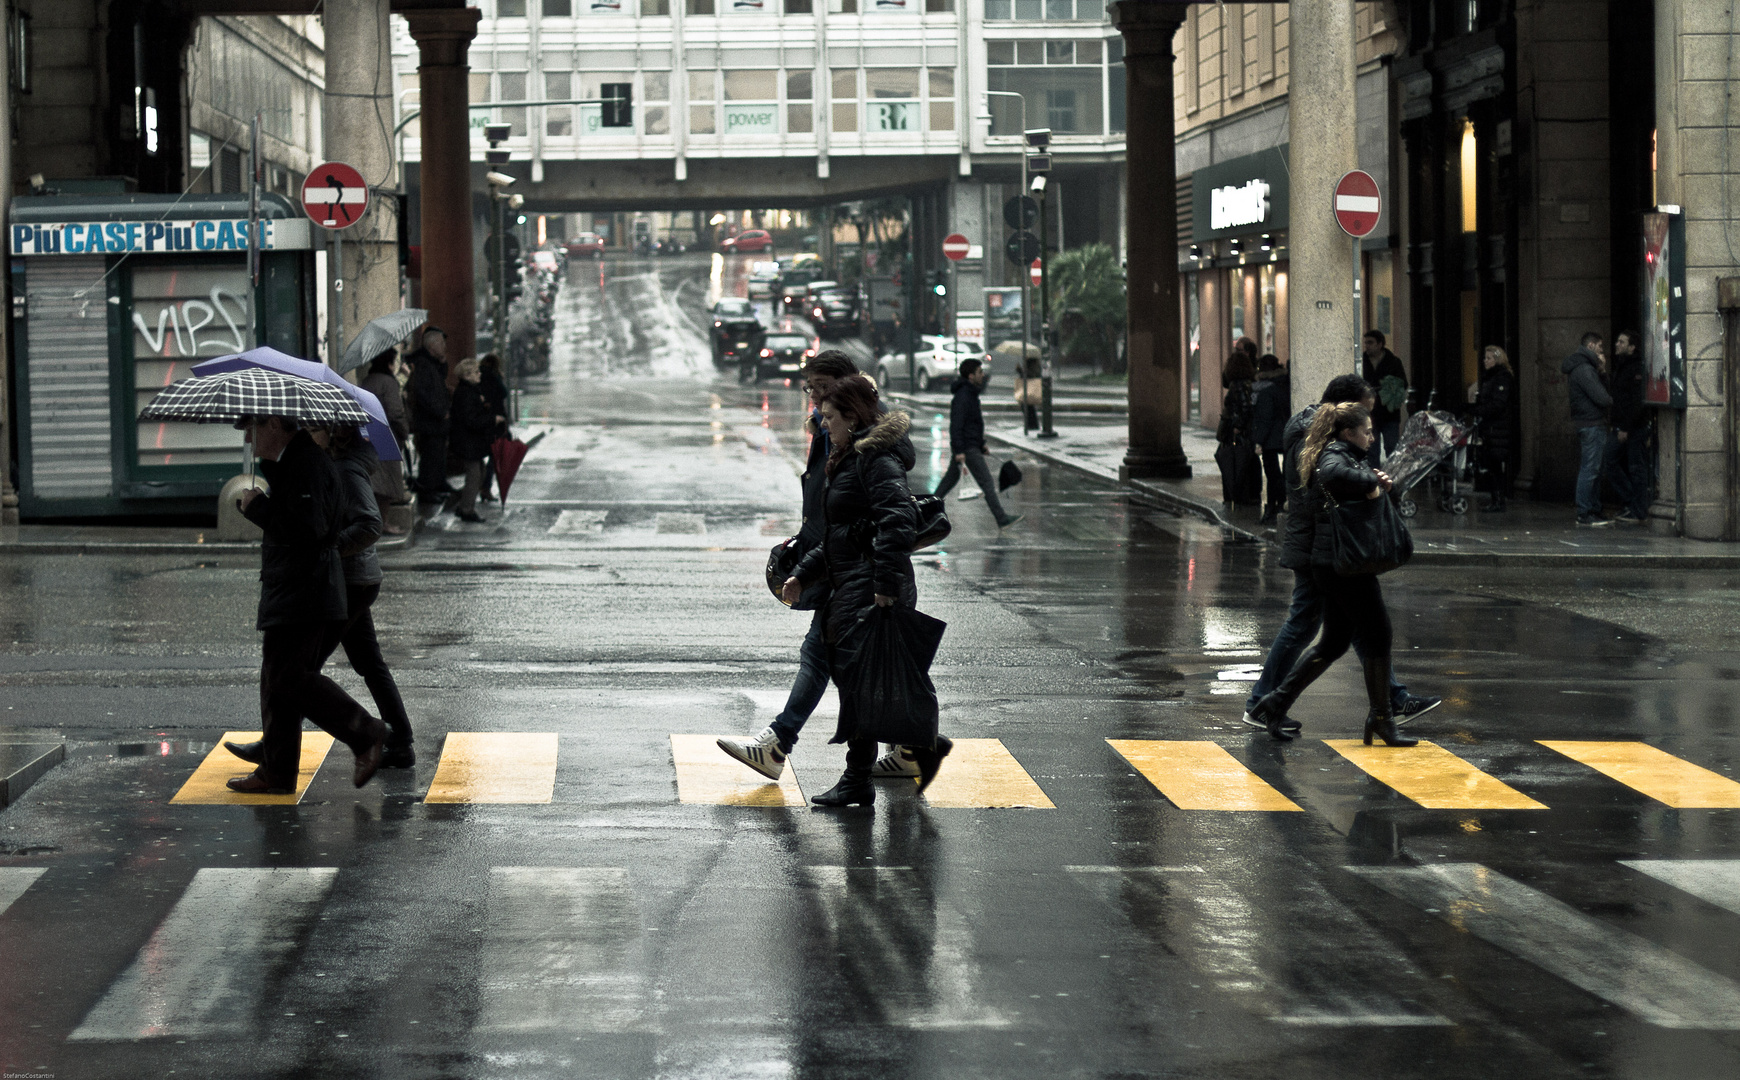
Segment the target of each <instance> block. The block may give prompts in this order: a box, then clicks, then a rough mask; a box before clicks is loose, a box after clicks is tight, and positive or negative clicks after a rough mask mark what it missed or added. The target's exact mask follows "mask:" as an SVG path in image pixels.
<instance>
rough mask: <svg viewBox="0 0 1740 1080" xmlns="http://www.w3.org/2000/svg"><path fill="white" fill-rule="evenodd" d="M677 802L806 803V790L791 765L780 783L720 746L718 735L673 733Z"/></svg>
mask: <svg viewBox="0 0 1740 1080" xmlns="http://www.w3.org/2000/svg"><path fill="white" fill-rule="evenodd" d="M671 760H672V761H674V762H675V763H676V766H677V801H678V802H685V803H708V804H711V805H715V806H803V805H804V793H803V789H802V788H800V787H798V781H797V776H796V774H795V773H793V772H792V770H791V768H790V767H789V766H788V767H787V768H786V770H785V772H784V773H782V774H781V775H780V779H779V783H777V784H776V783H774V782H773V781H772V780H769V779H768V778H767V777H765V776H763V775H761V774H760V773H758V772H756V771H755V770H754V769H751V768H750V767H749V766H747V765H745V764H743V763H742V762H741V761H737V760H735V759H733V758H729V757H726V756H725V751H723V750H721V749H719V736H717V735H672V736H671Z"/></svg>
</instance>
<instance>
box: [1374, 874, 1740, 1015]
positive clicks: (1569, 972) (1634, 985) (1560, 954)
mask: <svg viewBox="0 0 1740 1080" xmlns="http://www.w3.org/2000/svg"><path fill="white" fill-rule="evenodd" d="M1347 869H1348V870H1350V871H1352V872H1353V873H1355V874H1358V875H1359V876H1360V877H1362V878H1365V879H1366V880H1367V881H1369V882H1371V883H1372V884H1373V885H1376V886H1377V887H1378V888H1380V889H1383V890H1384V891H1385V892H1388V893H1391V894H1393V895H1395V896H1398V897H1400V898H1402V899H1403V900H1406V901H1407V902H1409V903H1411V904H1414V905H1415V906H1417V907H1420V908H1423V909H1426V910H1428V911H1431V912H1434V913H1436V914H1437V915H1438V917H1439V918H1442V919H1444V920H1445V921H1447V922H1449V923H1451V925H1453V926H1456V927H1458V928H1460V929H1462V930H1465V931H1467V932H1468V933H1471V934H1473V935H1474V936H1475V937H1478V938H1480V939H1481V940H1483V941H1486V942H1489V943H1491V944H1493V945H1496V946H1498V947H1499V948H1501V949H1503V950H1505V951H1506V952H1509V953H1511V954H1513V955H1515V956H1519V957H1521V958H1522V959H1524V960H1527V961H1529V962H1530V963H1532V964H1534V965H1536V966H1537V967H1540V968H1544V969H1545V970H1547V971H1549V972H1551V973H1552V974H1554V975H1557V976H1558V977H1559V978H1561V979H1564V980H1565V981H1566V982H1568V983H1570V984H1572V985H1573V986H1576V987H1579V988H1581V989H1583V990H1585V991H1587V992H1588V993H1591V994H1593V995H1595V996H1596V997H1599V998H1601V999H1603V1000H1605V1001H1608V1002H1611V1003H1612V1004H1614V1005H1617V1006H1619V1007H1620V1008H1622V1009H1625V1010H1626V1011H1628V1012H1630V1013H1632V1014H1634V1015H1636V1016H1638V1017H1640V1018H1642V1019H1644V1020H1646V1021H1648V1022H1649V1023H1652V1024H1656V1025H1659V1026H1661V1027H1668V1028H1700V1029H1709V1030H1717V1031H1737V1030H1740V985H1736V984H1735V983H1734V982H1733V981H1732V980H1730V979H1726V978H1723V977H1722V976H1720V975H1718V974H1716V973H1715V972H1713V971H1710V970H1709V969H1707V968H1704V967H1700V966H1699V965H1697V964H1695V963H1693V962H1692V961H1691V960H1688V959H1686V958H1685V957H1683V956H1681V955H1679V954H1678V953H1676V952H1672V951H1670V950H1668V949H1665V948H1663V947H1662V946H1660V945H1657V944H1656V943H1655V942H1653V941H1649V940H1647V939H1645V938H1641V937H1638V936H1637V935H1636V934H1632V933H1629V932H1627V931H1625V930H1621V929H1619V928H1618V927H1615V926H1611V925H1608V924H1607V923H1604V922H1601V921H1599V920H1596V919H1593V918H1591V917H1590V916H1588V915H1585V914H1583V913H1582V912H1580V911H1578V910H1577V909H1576V908H1573V907H1572V906H1571V905H1569V904H1567V903H1564V902H1563V901H1561V900H1557V899H1555V898H1553V897H1551V896H1548V895H1547V894H1545V893H1543V892H1540V891H1539V890H1537V889H1532V888H1530V887H1529V886H1527V885H1524V884H1522V883H1521V882H1519V881H1515V880H1513V879H1511V878H1508V877H1506V876H1504V875H1503V874H1501V873H1499V872H1497V871H1496V870H1493V869H1491V868H1489V867H1486V866H1482V865H1481V864H1479V863H1444V864H1440V865H1434V866H1397V867H1391V866H1350V867H1348V868H1347Z"/></svg>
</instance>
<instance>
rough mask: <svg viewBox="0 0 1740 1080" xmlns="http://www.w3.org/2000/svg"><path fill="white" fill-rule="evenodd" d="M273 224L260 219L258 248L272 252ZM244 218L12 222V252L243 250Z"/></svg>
mask: <svg viewBox="0 0 1740 1080" xmlns="http://www.w3.org/2000/svg"><path fill="white" fill-rule="evenodd" d="M276 224H277V223H276V222H274V221H262V222H260V226H261V229H260V247H261V248H262V249H263V250H266V251H271V250H272V246H273V245H272V240H273V235H274V234H275V233H276V231H277V230H276V228H275V226H276ZM246 250H248V219H247V218H204V219H199V220H194V221H92V222H82V221H60V222H52V223H46V224H41V225H13V226H12V254H14V255H98V254H132V255H142V254H155V253H159V252H178V251H246Z"/></svg>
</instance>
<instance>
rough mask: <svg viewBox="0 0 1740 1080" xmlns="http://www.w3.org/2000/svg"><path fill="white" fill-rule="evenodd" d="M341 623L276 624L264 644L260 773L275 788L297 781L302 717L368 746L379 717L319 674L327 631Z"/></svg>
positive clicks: (353, 745)
mask: <svg viewBox="0 0 1740 1080" xmlns="http://www.w3.org/2000/svg"><path fill="white" fill-rule="evenodd" d="M342 625H343V623H342V622H311V623H296V624H291V625H289V626H274V627H272V628H270V629H269V630H267V631H266V636H265V640H264V641H262V642H261V645H260V721H261V732H262V734H261V740H262V741H263V742H264V743H265V752H266V760H265V762H264V763H263V764H261V766H260V769H259V776H260V778H261V779H263V780H265V781H267V782H268V783H270V784H271V785H272V786H273V787H294V786H296V773H297V769H298V766H299V765H300V763H301V760H302V718H303V717H305V716H306V717H307V718H308V719H310V720H312V721H314V724H315V726H316V727H318V728H320V730H322V731H324V732H326V733H327V734H329V735H331V736H332V737H333V738H335V739H337V740H338V741H339V742H342V743H344V744H345V745H346V746H348V747H350V749H351V751H352V752H353V753H356V752H360V751H363V750H367V749H368V748H369V746H370V745H371V744H372V743H373V742H374V737H375V734H376V733H377V732H378V731H379V725H380V721H379V720H376V719H375V718H374V717H372V716H370V715H369V714H368V712H367V711H365V710H364V709H363V707H362V706H361V705H358V704H357V703H356V701H355V699H353V698H352V697H351V696H350V695H349V694H347V693H345V692H344V689H343V688H342V687H340V686H339V685H338V684H337V683H335V682H333V681H332V680H331V679H329V678H327V677H326V676H325V675H322V674H321V673H320V663H321V659H322V656H323V649H324V647H325V644H326V641H327V640H328V637H329V635H339V634H341V631H340V630H339V629H338V628H339V627H341V626H342Z"/></svg>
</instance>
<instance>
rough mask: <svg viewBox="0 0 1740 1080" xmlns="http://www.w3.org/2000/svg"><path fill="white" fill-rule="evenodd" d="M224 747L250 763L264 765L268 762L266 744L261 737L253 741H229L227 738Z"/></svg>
mask: <svg viewBox="0 0 1740 1080" xmlns="http://www.w3.org/2000/svg"><path fill="white" fill-rule="evenodd" d="M224 749H225V750H228V751H229V752H230V753H232V754H234V755H236V756H237V757H239V758H241V759H242V760H243V761H245V762H247V763H248V764H250V765H264V764H265V763H266V744H265V743H264V742H262V741H261V740H259V739H255V740H254V741H253V742H229V741H228V740H225V742H224Z"/></svg>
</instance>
